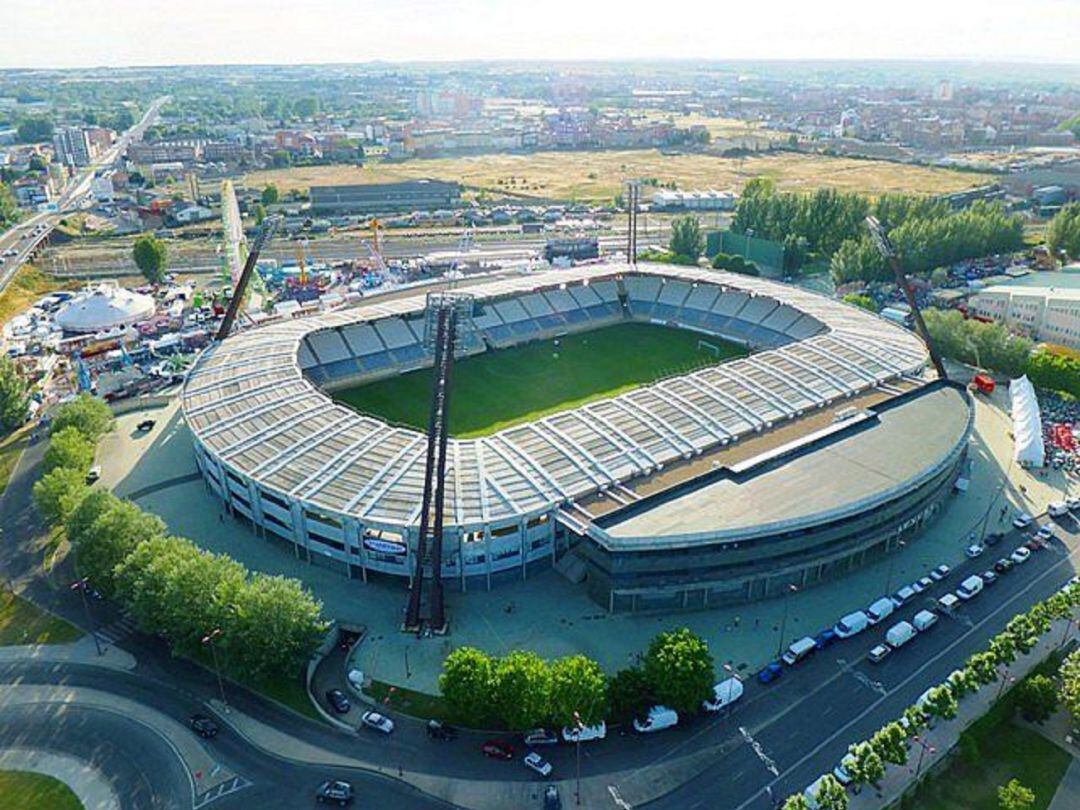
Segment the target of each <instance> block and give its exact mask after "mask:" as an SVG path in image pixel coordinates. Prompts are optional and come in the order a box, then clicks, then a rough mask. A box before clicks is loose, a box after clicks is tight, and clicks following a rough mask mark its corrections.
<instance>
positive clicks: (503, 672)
mask: <svg viewBox="0 0 1080 810" xmlns="http://www.w3.org/2000/svg"><path fill="white" fill-rule="evenodd" d="M714 675H715V672H714V665H713V658H712V655H711V654H710V653H709V648H708V644H707V643H706V642H705V641H704V639H702V638H701V637H699V636H697V635H695V634H694V633H692V632H691V631H690V630H688V629H687V628H685V627H683V628H679V629H676V630H671V631H667V632H662V633H659V634H657V635H656V636H655V637H654V638H653V640H652V641H651V643H650V644H649V648H648V650H647V651H646V652H645V654H644V655H643V656H642V659H641V664H640V665H639V666H634V667H630V668H628V669H625V670H621V671H620V672H618V673H616V675H615V676H614V677H611V678H608V677H607V676H606V675H605V674H604V671H603V670H602V669H601V667H600V665H599V664H598V663H596V661H593V660H592V659H590V658H588V657H587V656H584V655H571V656H567V657H565V658H558V659H556V660H554V661H545V660H544V659H543V658H541V657H540V656H539V655H537V654H536V653H535V652H528V651H522V650H516V651H514V652H511V653H508V654H507V655H504V656H501V657H495V656H490V655H488V654H487V653H485V652H483V651H481V650H478V649H476V648H474V647H459V648H457V649H456V650H454V651H453V652H451V653H450V655H448V656H447V657H446V660H445V661H444V662H443V671H442V674H441V675H440V676H439V689H440V691H441V692H442V695H443V698H444V700H445V701H446V704H447V708H448V709H449V710H450V713H451V715H452V716H453V717H454V719H455V720H457V721H458V722H460V723H462V724H465V725H469V726H473V727H475V728H494V727H500V728H506V729H510V730H513V731H524V730H526V729H530V728H535V727H538V726H554V727H561V726H573V725H574V723H575V722H576V720H575V715H576V717H577V718H579V719H580V720H581V722H582V723H583V724H584V725H587V726H591V725H596V724H597V723H599V722H600V721H601V720H605V719H610V720H617V721H620V722H625V721H627V720H629V719H631V718H633V717H634V716H637V715H640V714H642V713H643V712H644V711H646V710H647V709H648V707H649V706H652V705H655V704H663V705H665V706H668V707H670V708H672V709H675V710H676V711H677V712H679V713H682V714H693V713H694V712H696V711H698V709H699V707H700V706H701V703H702V701H703V700H707V699H709V698H711V697H712V687H713V683H714Z"/></svg>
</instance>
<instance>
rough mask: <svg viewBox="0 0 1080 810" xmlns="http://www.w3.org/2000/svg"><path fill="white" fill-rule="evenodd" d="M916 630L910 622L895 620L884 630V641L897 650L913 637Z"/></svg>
mask: <svg viewBox="0 0 1080 810" xmlns="http://www.w3.org/2000/svg"><path fill="white" fill-rule="evenodd" d="M917 632H918V631H917V630H916V629H915V626H914V625H913V624H912V623H911V622H897V623H896V624H894V625H893V626H892V627H890V628H889V629H888V630H887V631H886V632H885V641H886V642H888V645H889V646H890V647H892V648H893V649H894V650H898V649H900V648H901V647H903V646H904V645H905V644H907V643H908V642H909V641H911V640H912V639H913V638H915V633H917Z"/></svg>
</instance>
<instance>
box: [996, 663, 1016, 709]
mask: <svg viewBox="0 0 1080 810" xmlns="http://www.w3.org/2000/svg"><path fill="white" fill-rule="evenodd" d="M1015 680H1016V678H1014V677H1013V676H1012V675H1010V674H1009V670H1008V668H1006V669H1005V675H1004V676H1003V677H1002V679H1001V686H999V687H998V693H997V696H996V697H995V698H994V702H995V703H997V702H998V701H999V700H1001V695H1002V693H1003V692H1004V691H1005V685H1006V684H1009V683H1012V682H1013V681H1015Z"/></svg>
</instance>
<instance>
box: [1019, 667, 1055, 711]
mask: <svg viewBox="0 0 1080 810" xmlns="http://www.w3.org/2000/svg"><path fill="white" fill-rule="evenodd" d="M1016 705H1017V706H1018V707H1019V708H1020V711H1021V712H1023V714H1024V718H1025V719H1027V720H1031V721H1033V722H1035V723H1044V722H1046V720H1047V719H1049V717H1050V715H1052V714H1053V713H1054V712H1055V711H1057V707H1058V693H1057V686H1056V685H1055V684H1054V682H1053V680H1051V679H1050V678H1048V677H1047V676H1046V675H1038V674H1036V675H1032V676H1031V677H1029V678H1025V679H1024V681H1023V682H1022V683H1021V684H1020V686H1019V687H1018V688H1017V690H1016Z"/></svg>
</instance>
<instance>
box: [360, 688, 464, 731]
mask: <svg viewBox="0 0 1080 810" xmlns="http://www.w3.org/2000/svg"><path fill="white" fill-rule="evenodd" d="M391 689H392V690H393V692H391V691H390V690H391ZM365 691H366V693H367V695H368V696H369V697H370V698H372V699H373V700H376V701H378V702H379V703H382V704H384V705H386V706H389V707H390V708H391V709H394V710H396V711H399V712H401V713H402V714H408V715H411V716H412V717H419V718H420V719H421V720H439V721H441V722H443V723H454V722H456V721H455V720H454V718H452V717H451V716H450V712H449V710H448V709H447V708H446V703H445V702H444V701H443V699H442V697H441V696H439V695H429V694H427V693H426V692H414V691H413V690H411V689H406V688H404V687H402V686H391V685H390V684H386V683H383V682H382V681H374V680H373V681H372V682H371V688H370V689H367V690H365Z"/></svg>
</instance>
